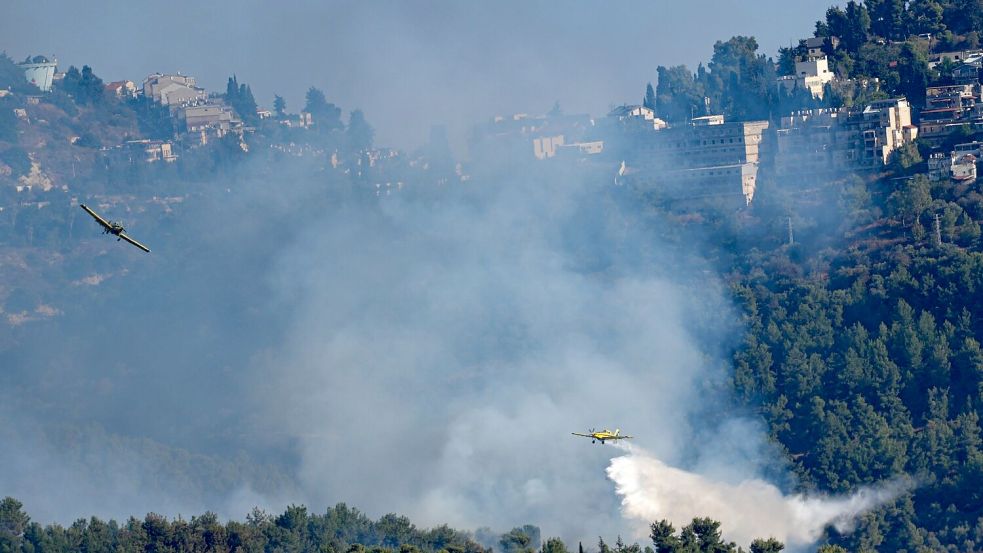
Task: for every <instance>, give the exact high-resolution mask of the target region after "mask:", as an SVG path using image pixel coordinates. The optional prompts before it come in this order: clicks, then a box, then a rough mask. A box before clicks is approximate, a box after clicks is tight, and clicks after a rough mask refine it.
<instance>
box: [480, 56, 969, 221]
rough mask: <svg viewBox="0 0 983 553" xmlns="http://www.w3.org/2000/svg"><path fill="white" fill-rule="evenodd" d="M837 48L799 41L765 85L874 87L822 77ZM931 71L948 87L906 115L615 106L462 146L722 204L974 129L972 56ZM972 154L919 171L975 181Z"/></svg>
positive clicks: (963, 152)
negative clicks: (675, 115)
mask: <svg viewBox="0 0 983 553" xmlns="http://www.w3.org/2000/svg"><path fill="white" fill-rule="evenodd" d="M838 45H839V42H838V40H837V39H836V37H826V38H810V39H806V40H803V41H801V43H800V48H799V52H800V53H801V55H800V56H799V57H797V58H796V59H795V72H794V74H792V75H786V76H782V77H779V78H778V81H777V83H776V86H778V87H779V88H781V89H783V90H785V91H786V92H787V93H790V94H791V93H794V92H796V91H800V92H801V91H805V92H807V93H808V94H810V95H812V97H813V98H817V99H822V97H823V95H824V94H825V93H826V92H827V91H828V90H829V89H830V88H836V87H846V86H849V87H852V88H854V89H865V88H875V89H876V87H877V86H878V85H879V83H878V82H877V80H876V79H870V80H865V81H862V82H861V81H846V80H842V79H837V77H836V75H835V74H834V73H833V72H832V71H830V69H829V61H828V58H827V52H829V51H830V50H835V49H836V48H837V47H838ZM946 60H948V61H946ZM938 63H948V64H949V65H950V66H951V67H950V69H951V71H950V72H951V75H952V80H953V81H954V84H950V85H945V86H932V87H928V89H927V90H926V105H925V107H924V109H922V110H920V111H918V112H917V114H916V113H914V111H915V110H914V109H913V108H912V106H911V104H910V103H909V101H908V100H907V99H906V98H903V97H902V98H889V99H884V100H878V101H873V102H870V103H866V104H863V105H855V106H852V107H849V108H848V107H840V108H817V109H811V110H802V111H797V112H793V113H789V114H787V115H785V116H784V117H781V118H780V119H779V120H777V121H774V124H771V123H769V122H768V121H739V122H734V121H725V120H724V117H723V116H721V115H709V116H703V117H696V118H693V119H692V120H690V121H689V122H688V123H686V124H681V125H669V124H667V122H666V121H663V120H662V119H660V118H659V117H657V116H656V114H655V112H654V111H653V110H651V109H649V108H648V107H645V106H641V105H624V106H619V107H616V108H614V109H613V110H612V111H611V112H610V113H608V115H607V117H606V118H604V119H602V120H599V121H594V120H592V119H591V118H590V117H589V116H587V115H580V116H559V115H554V116H540V117H528V116H526V115H524V114H520V115H516V116H513V117H511V118H501V117H499V118H496V119H495V120H494V121H492V122H490V123H489V124H487V125H485V126H484V127H482V128H480V129H479V132H478V133H477V134H476V136H477V139H476V140H475V143H474V144H472V150H473V151H474V150H476V149H477V150H479V151H480V150H481V149H487V147H488V146H489V144H491V145H494V146H495V150H494V151H495V153H496V154H501V153H502V152H509V153H514V152H517V151H518V152H525V155H526V156H528V155H529V154H531V155H532V156H533V157H535V158H536V159H547V158H552V157H555V156H563V155H566V154H567V153H568V152H570V153H577V154H579V155H580V156H581V157H588V156H592V155H596V154H601V153H602V152H604V153H607V154H609V156H614V157H617V158H619V159H620V160H621V161H622V164H621V169H620V170H619V172H618V177H619V178H618V181H619V182H621V183H631V184H633V185H636V186H639V187H642V188H651V189H656V188H657V189H659V190H661V191H663V192H668V193H669V195H670V196H673V197H676V198H680V199H691V198H701V197H732V198H734V199H742V200H743V201H744V202H745V203H750V202H751V201H752V199H753V198H754V193H755V189H756V187H757V182H758V180H759V173H761V172H762V171H763V172H764V173H763V174H767V175H769V176H771V177H773V178H775V179H776V180H779V181H780V182H795V183H805V182H809V181H816V180H818V179H827V178H830V177H831V176H835V175H836V174H842V173H847V172H863V171H876V170H878V169H880V168H882V167H884V166H885V165H886V164H888V163H889V162H890V161H891V159H892V155H893V154H894V153H895V152H896V151H897V150H898V149H899V148H903V147H905V146H907V145H910V144H912V143H913V142H914V141H915V139H916V138H918V139H920V141H921V142H922V143H925V144H928V145H929V146H932V147H935V148H943V147H946V146H947V145H951V144H952V143H953V141H954V139H956V141H957V137H958V136H960V135H969V134H973V133H976V132H980V131H983V86H981V83H983V51H966V52H949V53H943V54H938V55H936V57H935V58H933V60H932V64H938ZM916 118H917V124H916V122H915V121H916ZM960 133H961V134H960ZM476 147H477V148H476ZM981 154H983V145H981V143H979V142H972V143H966V144H957V145H956V146H955V148H954V149H952V150H951V151H950V152H941V153H936V154H933V155H932V156H931V157H930V159H929V160H928V165H929V175H930V177H931V178H933V179H935V180H952V181H955V182H967V181H972V180H975V179H976V162H977V161H978V160H979V159H980V156H981Z"/></svg>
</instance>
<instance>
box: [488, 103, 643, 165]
mask: <svg viewBox="0 0 983 553" xmlns="http://www.w3.org/2000/svg"><path fill="white" fill-rule="evenodd" d="M649 111H651V110H649ZM593 127H594V121H593V120H592V119H591V118H590V116H589V115H563V114H549V115H541V116H536V117H530V116H528V115H526V114H524V113H518V114H515V115H512V116H510V117H501V116H499V117H495V118H494V119H493V120H492V121H490V122H488V123H486V124H484V125H481V126H478V127H476V128H475V131H474V133H473V134H472V139H471V143H470V144H469V149H470V150H471V152H472V154H473V155H474V156H475V157H477V158H486V159H496V158H497V159H500V160H502V159H512V160H517V161H522V160H530V159H538V160H544V159H550V158H553V157H556V155H557V154H558V153H561V152H563V153H564V155H565V156H566V155H570V154H576V153H583V154H584V155H593V154H595V153H599V152H600V151H602V150H603V143H598V141H593V140H589V139H588V135H589V134H590V133H591V132H592V131H593Z"/></svg>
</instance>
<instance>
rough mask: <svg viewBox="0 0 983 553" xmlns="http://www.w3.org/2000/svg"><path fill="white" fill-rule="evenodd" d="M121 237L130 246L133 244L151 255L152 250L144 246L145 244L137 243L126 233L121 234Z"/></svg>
mask: <svg viewBox="0 0 983 553" xmlns="http://www.w3.org/2000/svg"><path fill="white" fill-rule="evenodd" d="M119 237H120V238H122V239H123V240H126V241H127V242H129V243H130V244H133V245H134V246H136V247H138V248H140V249H141V250H143V251H145V252H147V253H150V248H148V247H147V246H144V245H143V244H141V243H139V242H137V241H136V240H134V239H132V238H130V237H129V236H127V235H126V233H125V232H121V233H119Z"/></svg>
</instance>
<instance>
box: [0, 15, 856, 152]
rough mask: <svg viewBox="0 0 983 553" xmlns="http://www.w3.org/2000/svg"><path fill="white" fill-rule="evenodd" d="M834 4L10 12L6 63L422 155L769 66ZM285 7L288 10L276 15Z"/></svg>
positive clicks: (4, 34)
mask: <svg viewBox="0 0 983 553" xmlns="http://www.w3.org/2000/svg"><path fill="white" fill-rule="evenodd" d="M834 3H837V2H835V1H834V0H793V1H789V0H753V1H751V0H748V1H737V0H685V1H676V0H673V1H669V0H625V1H609V2H601V1H596V2H593V1H591V2H588V1H585V0H573V1H564V2H559V1H556V2H544V1H525V0H516V1H507V2H483V3H478V2H470V1H460V2H450V1H447V2H437V1H429V0H428V1H387V2H382V1H367V2H361V1H350V2H313V1H307V2H282V3H281V2H264V1H259V0H243V1H236V0H215V1H209V2H200V1H199V2H187V1H184V0H177V1H171V2H153V3H151V2H124V1H112V2H110V1H92V2H77V1H69V0H31V1H26V0H13V1H8V2H4V3H3V6H2V7H0V50H6V51H7V53H8V54H9V55H10V56H11V57H13V58H15V59H22V58H23V57H25V56H27V55H28V54H36V53H44V54H54V55H55V56H57V58H58V61H59V64H60V66H61V68H62V69H64V68H67V67H68V65H70V64H74V65H78V66H81V65H82V64H89V65H91V66H92V67H93V69H94V70H95V72H96V74H97V75H99V76H100V77H102V78H103V79H104V80H106V81H111V80H119V79H124V78H125V79H131V80H134V81H138V82H139V81H142V80H143V78H144V77H145V76H146V75H147V74H148V73H150V72H153V71H161V72H174V71H182V72H184V73H187V74H191V75H194V76H196V77H197V78H198V81H199V83H200V84H201V85H202V86H204V87H205V88H207V89H209V90H224V87H225V81H226V79H227V78H228V76H229V75H230V74H232V73H236V74H237V75H238V77H239V80H240V82H246V83H249V84H250V86H251V87H252V90H253V92H254V94H255V96H256V98H257V101H258V102H259V103H260V105H264V106H272V99H273V94H274V93H277V94H280V95H282V96H284V97H285V98H286V99H287V104H288V106H287V107H288V110H290V111H297V110H299V108H301V107H302V105H303V95H304V92H305V91H306V90H307V88H308V87H309V86H311V85H314V86H317V87H319V88H321V89H322V90H324V91H325V93H326V95H327V97H328V99H329V100H330V101H333V102H335V103H336V104H338V105H339V106H341V107H342V109H344V110H345V112H346V115H345V116H346V117H347V112H348V111H350V110H352V109H354V108H361V109H362V110H363V111H365V113H366V116H367V118H368V120H369V122H370V123H371V124H372V125H373V126H374V127H375V128H376V129H377V143H379V144H382V145H391V146H396V147H401V148H410V147H414V146H416V145H419V144H420V143H421V142H422V141H423V140H424V139H425V137H426V136H427V134H428V132H429V127H430V125H431V124H432V123H442V124H446V125H448V127H449V128H450V129H451V130H452V133H453V134H455V135H457V138H458V139H460V137H461V135H462V134H463V133H464V132H465V130H466V129H467V128H469V126H470V125H471V124H473V123H474V122H478V121H483V120H486V119H488V118H489V117H491V116H494V115H496V114H508V113H514V112H529V113H542V112H545V111H547V110H548V109H549V108H550V107H551V106H552V104H553V101H554V100H559V101H560V104H561V105H562V106H563V107H564V109H565V110H566V111H568V112H588V113H591V114H594V115H603V114H604V113H605V112H606V110H607V108H608V106H610V105H613V104H619V103H623V102H638V101H640V98H641V96H642V94H643V92H644V87H645V83H646V82H648V81H653V80H654V79H655V74H656V73H655V68H656V67H657V66H658V65H674V64H680V63H685V64H687V65H690V66H691V68H695V66H696V64H697V63H699V62H700V61H703V60H706V59H708V58H709V57H710V54H711V52H712V48H713V43H714V41H716V40H726V39H727V38H729V37H730V36H733V35H738V34H743V35H753V36H755V37H757V38H758V42H759V44H760V45H761V50H762V51H763V52H764V53H767V54H768V55H775V53H776V51H777V49H778V47H779V46H781V45H786V44H789V43H790V42H793V41H794V40H795V39H797V38H799V37H804V36H808V35H811V31H812V29H813V24H814V22H815V21H816V20H817V19H819V18H820V17H822V15H823V14H824V13H825V10H826V8H827V7H828V6H829V5H831V4H834ZM281 4H283V5H281Z"/></svg>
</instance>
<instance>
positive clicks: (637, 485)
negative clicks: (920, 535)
mask: <svg viewBox="0 0 983 553" xmlns="http://www.w3.org/2000/svg"><path fill="white" fill-rule="evenodd" d="M621 449H623V450H625V451H627V452H628V453H627V455H623V456H621V457H616V458H614V459H611V464H610V465H609V466H608V468H607V475H608V478H610V479H611V480H612V481H613V482H614V483H615V486H616V490H617V493H618V495H619V496H621V506H622V513H623V514H624V516H625V517H627V518H629V519H633V520H637V521H640V522H641V523H642V526H640V527H639V533H640V534H642V535H645V534H647V530H648V524H650V523H652V522H655V521H659V520H662V519H666V520H668V521H670V522H671V523H672V524H673V525H674V526H675V527H676V528H677V529H679V528H681V527H682V526H685V525H687V524H689V523H690V522H692V520H693V518H694V517H710V518H712V519H714V520H717V521H719V522H720V528H721V532H722V533H723V536H724V537H725V539H727V540H732V541H735V542H737V543H738V544H743V545H747V544H749V543H750V542H751V541H752V540H754V539H755V538H769V537H772V538H776V539H778V540H781V541H782V542H784V543H785V544H786V545H788V546H789V547H790V548H795V547H797V546H802V545H807V544H811V543H814V542H815V541H816V540H818V539H819V538H820V537H821V535H822V533H823V530H824V529H825V528H826V527H827V526H830V525H832V526H833V527H835V528H836V529H837V530H838V531H840V532H848V531H851V530H852V529H853V524H854V521H855V519H856V518H857V517H858V516H859V515H861V514H863V513H864V512H866V511H868V510H870V509H873V508H875V507H877V506H879V505H882V504H884V503H887V502H889V501H891V500H893V499H895V498H896V497H898V496H899V495H900V494H901V493H903V492H904V491H906V490H907V489H910V487H911V482H910V481H907V480H890V481H887V482H884V483H882V484H880V485H877V486H870V487H864V488H861V489H860V490H858V491H856V492H854V493H853V494H851V495H848V496H827V495H821V496H807V495H803V494H795V495H785V494H783V493H782V492H781V490H779V489H778V488H777V487H776V486H774V485H773V484H770V483H768V482H766V481H764V480H761V479H758V478H748V479H745V480H743V481H741V482H740V483H738V484H730V483H726V482H721V481H717V480H714V479H711V478H708V477H705V476H702V475H699V474H696V473H692V472H688V471H685V470H682V469H678V468H674V467H671V466H669V465H666V464H665V463H663V462H662V461H660V460H659V459H656V458H655V457H654V456H652V455H651V454H650V453H648V452H646V451H645V450H642V449H639V448H637V447H630V446H622V447H621Z"/></svg>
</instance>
